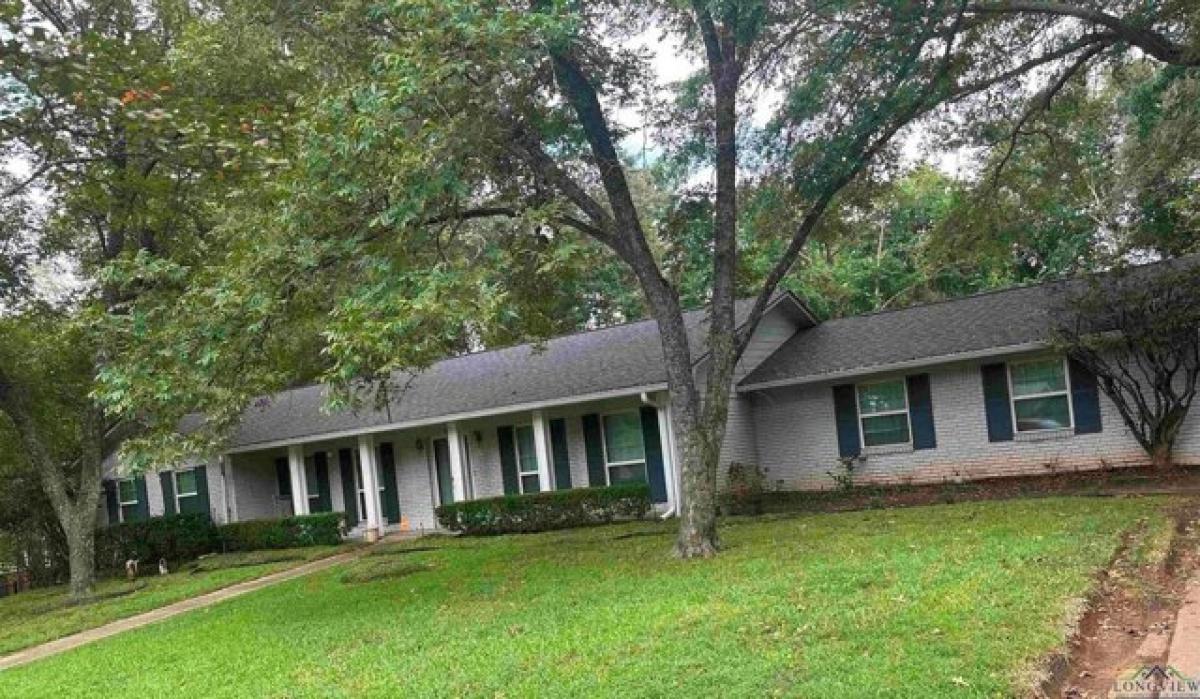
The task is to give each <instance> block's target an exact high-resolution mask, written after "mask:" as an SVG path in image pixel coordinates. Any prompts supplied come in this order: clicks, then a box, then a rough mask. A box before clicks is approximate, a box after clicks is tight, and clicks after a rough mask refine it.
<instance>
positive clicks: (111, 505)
mask: <svg viewBox="0 0 1200 699" xmlns="http://www.w3.org/2000/svg"><path fill="white" fill-rule="evenodd" d="M103 486H104V504H105V505H106V506H107V508H108V523H109V524H116V523H118V522H120V521H121V505H120V504H119V503H118V501H117V482H116V481H104V483H103Z"/></svg>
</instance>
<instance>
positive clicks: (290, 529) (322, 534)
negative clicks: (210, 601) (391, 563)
mask: <svg viewBox="0 0 1200 699" xmlns="http://www.w3.org/2000/svg"><path fill="white" fill-rule="evenodd" d="M343 517H345V515H343V514H342V513H341V512H321V513H318V514H312V515H301V516H299V517H284V518H282V519H252V520H247V521H245V522H234V523H232V524H222V525H221V526H219V527H217V535H218V537H219V538H220V542H221V549H222V550H224V551H253V550H256V549H290V548H296V547H299V546H335V545H337V544H340V543H341V542H342V518H343Z"/></svg>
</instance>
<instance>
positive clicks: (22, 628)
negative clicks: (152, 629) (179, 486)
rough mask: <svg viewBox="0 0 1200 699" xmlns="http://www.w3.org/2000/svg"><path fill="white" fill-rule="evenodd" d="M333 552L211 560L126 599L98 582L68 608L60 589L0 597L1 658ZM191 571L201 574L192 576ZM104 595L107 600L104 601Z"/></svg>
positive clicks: (112, 583) (148, 582) (116, 585)
mask: <svg viewBox="0 0 1200 699" xmlns="http://www.w3.org/2000/svg"><path fill="white" fill-rule="evenodd" d="M338 550H340V547H332V546H318V547H312V548H305V549H285V550H281V551H263V552H257V551H256V552H252V553H249V554H244V553H232V554H226V555H222V556H210V557H208V558H205V559H203V560H201V561H198V562H196V563H195V564H193V566H190V567H189V569H185V570H183V571H182V572H176V573H173V574H171V575H166V576H159V575H157V574H147V575H144V576H143V578H142V579H141V580H140V581H139V582H138V583H137V584H138V585H142V584H144V585H145V587H144V588H141V589H138V590H137V591H135V592H132V593H130V594H127V595H120V594H119V593H121V592H124V591H126V590H128V589H129V583H127V582H125V580H123V579H110V580H103V581H101V582H100V583H99V584H98V585H97V589H96V593H97V594H98V595H99V596H101V597H102V598H103V599H101V600H99V601H97V602H94V603H92V604H85V605H79V606H72V605H68V604H67V596H66V587H65V586H60V587H48V588H43V589H38V590H33V591H30V592H23V593H21V594H19V595H14V596H12V597H6V598H3V599H0V655H3V654H5V653H11V652H13V651H16V650H20V649H21V648H26V647H28V646H32V645H36V644H38V643H44V642H46V641H50V640H53V639H56V638H60V637H62V636H66V635H68V634H72V633H76V632H79V631H83V630H84V629H90V628H94V627H96V626H100V625H101V624H106V623H108V622H110V621H114V620H116V619H123V618H125V617H128V616H133V615H134V614H140V613H142V612H145V611H149V610H151V609H156V608H158V607H162V606H164V605H167V604H171V603H172V602H178V601H179V600H183V599H188V598H189V597H195V596H197V595H201V594H204V593H205V592H212V591H213V590H216V589H219V588H222V587H228V586H229V585H233V584H235V583H239V582H242V581H244V580H250V579H252V578H257V577H260V576H263V575H266V574H268V573H274V572H276V571H279V570H283V569H285V568H292V567H294V566H297V565H300V564H301V563H303V562H304V561H306V560H312V559H314V558H321V557H323V556H327V555H330V554H332V553H336V552H337V551H338ZM191 567H199V568H200V569H201V570H200V572H197V573H195V574H193V573H191V571H190V568H191ZM150 571H151V569H150V568H147V569H143V573H150ZM108 595H112V596H111V597H106V596H108ZM118 595H119V596H118Z"/></svg>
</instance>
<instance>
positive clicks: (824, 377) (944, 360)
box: [734, 341, 1052, 393]
mask: <svg viewBox="0 0 1200 699" xmlns="http://www.w3.org/2000/svg"><path fill="white" fill-rule="evenodd" d="M1051 346H1052V345H1051V344H1050V343H1049V342H1046V341H1037V342H1021V343H1018V344H1015V345H1004V346H1002V347H989V348H987V349H983V350H974V351H971V352H956V353H953V354H939V355H937V356H934V357H921V358H918V359H908V360H905V361H902V362H891V363H888V364H876V365H873V366H865V367H856V368H853V369H844V370H842V371H831V372H828V373H825V374H816V375H813V376H800V377H796V378H789V379H777V380H775V381H760V382H758V383H752V384H745V385H741V386H737V387H736V388H735V389H734V390H736V391H737V392H738V393H747V392H749V391H761V390H763V389H766V388H779V387H781V386H803V385H805V384H815V383H825V382H827V381H834V380H837V379H845V378H850V377H854V376H867V375H869V374H881V373H885V372H889V371H899V370H902V369H915V368H918V367H925V366H932V365H935V364H950V363H953V362H962V361H969V360H972V359H988V358H991V357H1001V356H1004V355H1007V354H1017V353H1020V352H1030V351H1034V350H1044V349H1047V348H1049V347H1051Z"/></svg>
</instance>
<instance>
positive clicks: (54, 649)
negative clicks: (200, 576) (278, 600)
mask: <svg viewBox="0 0 1200 699" xmlns="http://www.w3.org/2000/svg"><path fill="white" fill-rule="evenodd" d="M369 548H370V547H362V548H357V549H354V550H353V551H347V552H346V553H339V554H337V555H334V556H330V557H328V558H321V559H318V560H315V561H311V562H309V563H305V564H303V565H299V566H296V567H295V568H288V569H287V570H281V571H279V572H278V573H271V574H270V575H264V576H263V577H261V578H255V579H254V580H247V581H246V582H240V583H237V584H234V585H230V586H229V587H224V588H221V589H220V590H216V591H213V592H209V593H207V594H203V595H200V596H198V597H192V598H190V599H185V600H182V601H179V602H175V603H174V604H169V605H167V606H165V607H159V608H158V609H152V610H150V611H148V612H143V613H141V614H138V615H136V616H131V617H127V618H125V619H119V620H117V621H113V622H110V623H107V624H105V625H103V626H97V627H96V628H94V629H88V630H87V631H80V632H79V633H77V634H72V635H70V636H64V637H62V638H59V639H56V640H53V641H50V642H48V643H43V644H41V645H39V646H32V647H30V648H26V649H24V650H20V651H17V652H16V653H13V654H11V655H5V656H3V657H0V671H3V670H7V669H8V668H10V667H16V666H18V665H24V664H26V663H31V662H33V661H35V660H41V659H42V658H47V657H50V656H52V655H58V654H59V653H62V652H65V651H68V650H71V649H73V648H78V647H79V646H82V645H86V644H88V643H92V642H94V641H99V640H101V639H104V638H108V637H109V636H115V635H117V634H119V633H123V632H125V631H129V630H132V629H137V628H141V627H143V626H147V625H149V624H154V623H157V622H159V621H162V620H164V619H170V618H171V617H173V616H178V615H180V614H183V613H185V612H190V611H192V610H194V609H203V608H205V607H211V606H212V605H214V604H218V603H220V602H224V601H225V600H227V599H232V598H234V597H239V596H241V595H244V594H246V593H248V592H254V591H255V590H261V589H263V588H264V587H270V586H271V585H277V584H279V583H281V582H284V581H287V580H292V579H294V578H299V577H302V576H305V575H310V574H312V573H316V572H318V571H321V570H325V569H326V568H331V567H333V566H336V565H340V564H342V563H346V562H349V561H352V560H354V559H355V558H358V557H359V556H362V555H363V554H364V553H366V551H367V549H369Z"/></svg>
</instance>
